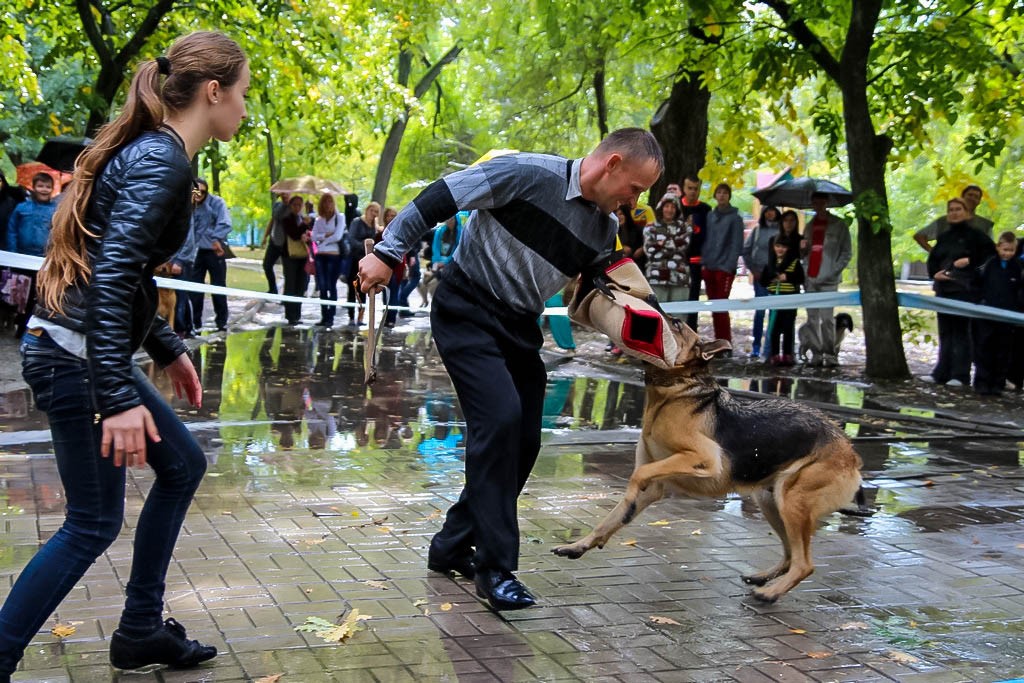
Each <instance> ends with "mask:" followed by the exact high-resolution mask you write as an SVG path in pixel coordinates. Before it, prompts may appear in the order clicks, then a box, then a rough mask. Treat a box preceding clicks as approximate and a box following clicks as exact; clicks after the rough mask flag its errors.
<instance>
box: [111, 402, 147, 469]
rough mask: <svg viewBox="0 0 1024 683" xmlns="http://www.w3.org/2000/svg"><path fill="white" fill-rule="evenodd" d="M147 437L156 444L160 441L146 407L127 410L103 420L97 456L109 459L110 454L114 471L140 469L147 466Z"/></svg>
mask: <svg viewBox="0 0 1024 683" xmlns="http://www.w3.org/2000/svg"><path fill="white" fill-rule="evenodd" d="M147 437H148V438H149V439H150V440H151V441H153V442H155V443H158V442H159V441H160V434H159V433H158V432H157V429H156V423H155V422H153V415H152V414H150V412H149V409H148V408H146V406H135V407H134V408H129V409H128V410H126V411H124V412H121V413H118V414H117V415H111V416H110V417H108V418H106V419H105V420H103V437H102V439H101V440H100V455H102V456H103V457H104V458H109V457H110V454H111V453H113V454H114V467H120V466H121V465H125V464H127V465H128V466H129V467H141V466H142V465H145V464H146V438H147Z"/></svg>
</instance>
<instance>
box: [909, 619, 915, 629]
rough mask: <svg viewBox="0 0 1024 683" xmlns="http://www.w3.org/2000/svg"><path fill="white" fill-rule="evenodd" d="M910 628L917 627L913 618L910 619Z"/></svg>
mask: <svg viewBox="0 0 1024 683" xmlns="http://www.w3.org/2000/svg"><path fill="white" fill-rule="evenodd" d="M910 628H917V622H916V621H914V620H913V619H911V620H910Z"/></svg>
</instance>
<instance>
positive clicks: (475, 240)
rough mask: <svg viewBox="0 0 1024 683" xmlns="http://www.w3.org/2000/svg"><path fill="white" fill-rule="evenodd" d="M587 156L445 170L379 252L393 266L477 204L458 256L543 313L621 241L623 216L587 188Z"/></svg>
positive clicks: (488, 281)
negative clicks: (583, 177)
mask: <svg viewBox="0 0 1024 683" xmlns="http://www.w3.org/2000/svg"><path fill="white" fill-rule="evenodd" d="M581 161H582V160H580V159H576V160H573V161H570V160H568V159H565V158H563V157H558V156H553V155H547V154H513V155H508V156H501V157H497V158H495V159H492V160H490V161H487V162H485V163H483V164H480V165H479V166H471V167H469V168H467V169H464V170H462V171H458V172H456V173H452V174H451V175H448V176H445V177H444V178H442V179H441V180H438V181H436V182H434V183H432V184H431V185H430V186H429V187H427V188H426V189H425V190H424V191H423V192H421V193H420V194H419V196H417V197H416V198H415V199H414V200H413V201H412V202H411V203H410V204H409V205H408V206H406V208H405V209H403V210H402V211H401V212H400V213H399V214H398V216H397V217H396V218H395V220H394V221H393V222H392V223H391V224H390V225H389V226H388V229H387V231H385V233H384V239H383V240H382V241H381V242H380V243H379V244H378V245H377V247H376V249H375V253H377V254H378V256H381V257H382V258H383V259H384V260H385V261H387V262H388V263H389V264H390V265H392V266H393V265H395V264H397V263H398V262H399V261H400V260H401V258H402V256H403V255H404V254H405V253H407V252H408V251H409V250H410V249H412V248H413V247H415V246H416V245H417V244H419V240H420V237H421V236H422V235H423V234H424V233H426V231H427V230H429V229H430V228H431V227H433V226H434V225H436V224H437V223H441V222H443V221H445V220H446V219H448V218H450V217H451V216H453V215H454V214H455V213H456V211H458V210H462V209H468V210H472V214H470V217H469V220H468V222H467V223H466V228H465V231H464V232H463V234H462V238H461V241H460V242H459V246H458V248H457V249H456V250H455V255H454V257H453V260H454V262H455V263H456V264H457V265H458V266H459V268H460V269H461V270H462V271H463V272H464V273H465V275H466V276H467V277H468V278H469V280H471V281H472V283H473V285H474V286H476V287H478V288H479V289H480V290H481V291H482V292H483V293H484V294H486V295H489V296H490V297H491V298H494V299H497V300H498V301H500V302H502V303H503V304H505V305H506V306H508V307H509V308H511V309H512V310H513V311H514V312H516V313H520V314H532V315H536V314H538V313H540V312H541V311H543V310H544V302H545V301H547V300H548V299H549V298H551V297H552V296H553V295H554V294H557V293H558V292H559V291H561V290H562V288H564V287H565V285H566V284H568V282H569V280H570V279H571V278H573V277H575V276H576V275H578V274H579V273H580V272H581V271H582V270H583V269H584V268H586V267H588V266H597V265H599V264H601V263H603V262H604V261H605V260H606V259H607V258H608V257H609V256H610V255H611V254H612V252H613V251H614V248H615V237H616V232H617V229H618V224H617V222H616V221H615V219H614V218H613V217H612V216H611V215H609V214H606V213H603V212H602V211H601V209H600V208H598V206H597V205H596V204H594V203H593V202H590V201H587V200H586V199H584V198H583V196H582V194H581V190H580V166H581Z"/></svg>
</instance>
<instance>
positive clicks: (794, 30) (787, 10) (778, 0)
mask: <svg viewBox="0 0 1024 683" xmlns="http://www.w3.org/2000/svg"><path fill="white" fill-rule="evenodd" d="M762 1H763V2H764V4H766V5H768V6H769V7H771V8H772V9H773V10H775V13H776V14H778V15H779V18H780V19H782V22H783V24H784V28H783V30H785V32H786V33H788V34H789V35H791V36H793V37H794V38H795V39H796V41H797V42H798V43H800V45H801V46H802V47H803V48H804V50H806V52H807V54H808V55H810V57H811V59H813V60H814V61H815V62H816V63H817V64H818V66H820V67H821V69H822V71H824V72H825V73H826V74H827V75H828V77H829V78H831V79H832V80H834V81H835V82H836V83H838V82H839V79H840V76H841V74H842V71H841V69H840V68H839V61H838V60H837V59H836V58H835V56H833V55H832V53H831V52H829V49H828V47H826V46H825V43H823V42H821V38H819V37H818V35H817V34H816V33H815V32H814V31H812V30H811V28H810V27H809V26H808V25H807V22H805V21H804V20H803V19H794V18H793V8H792V6H791V5H790V4H789V3H788V2H786V1H785V0H762Z"/></svg>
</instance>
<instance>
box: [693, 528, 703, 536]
mask: <svg viewBox="0 0 1024 683" xmlns="http://www.w3.org/2000/svg"><path fill="white" fill-rule="evenodd" d="M703 534H704V532H703V531H701V530H700V529H694V530H693V531H691V532H690V535H691V536H702V535H703Z"/></svg>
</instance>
